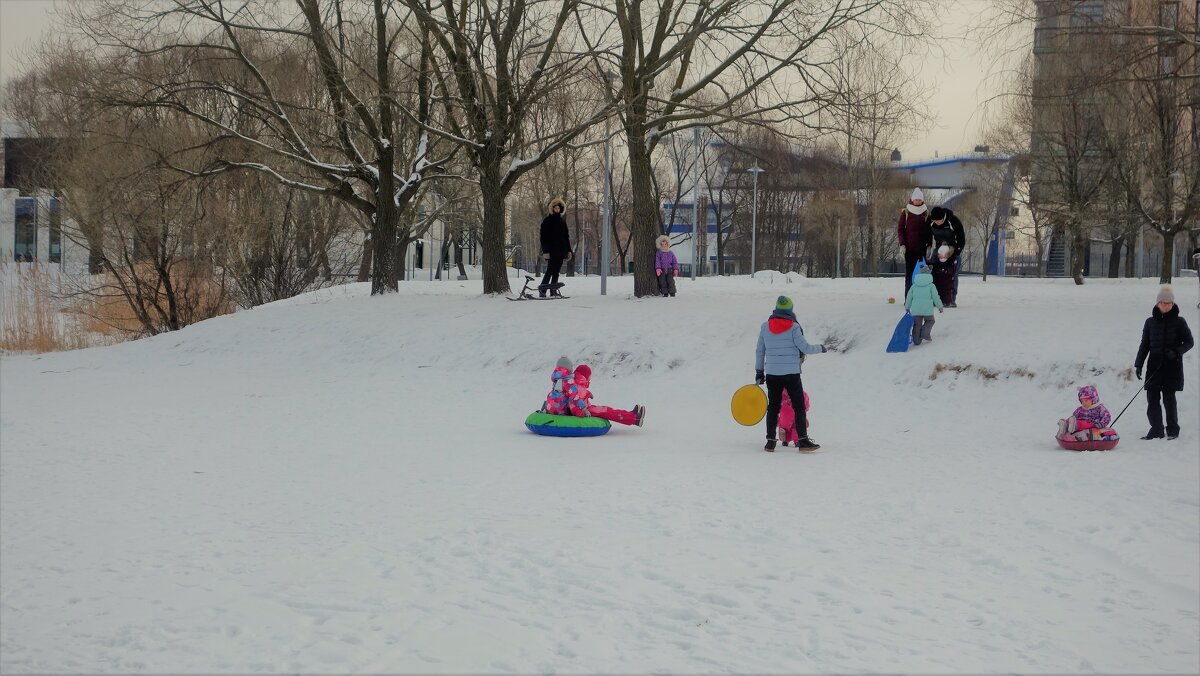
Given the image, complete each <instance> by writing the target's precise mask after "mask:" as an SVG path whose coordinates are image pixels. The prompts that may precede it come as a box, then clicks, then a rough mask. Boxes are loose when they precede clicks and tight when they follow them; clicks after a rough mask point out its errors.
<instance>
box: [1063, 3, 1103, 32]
mask: <svg viewBox="0 0 1200 676" xmlns="http://www.w3.org/2000/svg"><path fill="white" fill-rule="evenodd" d="M1103 22H1104V3H1102V2H1081V3H1079V4H1078V5H1075V8H1074V10H1073V11H1072V12H1071V28H1076V29H1085V30H1086V29H1091V28H1097V27H1099V26H1100V24H1102V23H1103Z"/></svg>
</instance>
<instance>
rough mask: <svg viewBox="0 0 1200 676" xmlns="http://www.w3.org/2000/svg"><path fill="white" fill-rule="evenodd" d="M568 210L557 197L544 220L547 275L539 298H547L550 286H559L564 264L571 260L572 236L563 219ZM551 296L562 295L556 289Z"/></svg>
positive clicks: (551, 292)
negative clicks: (559, 277) (547, 290)
mask: <svg viewBox="0 0 1200 676" xmlns="http://www.w3.org/2000/svg"><path fill="white" fill-rule="evenodd" d="M566 209H567V204H566V202H563V201H562V200H561V199H559V198H557V197H556V198H554V199H553V200H551V201H550V215H549V216H546V218H544V219H542V231H541V244H542V258H544V259H546V274H545V276H544V277H542V285H541V287H540V288H538V295H539V296H545V295H546V289H547V288H548V287H549V286H551V285H553V284H558V273H559V272H560V271H562V265H563V262H564V261H569V260H571V234H570V232H569V231H568V230H567V220H566V219H565V218H563V213H564V212H565V211H566ZM550 295H552V296H558V295H561V294H559V292H558V289H557V288H555V289H551V290H550Z"/></svg>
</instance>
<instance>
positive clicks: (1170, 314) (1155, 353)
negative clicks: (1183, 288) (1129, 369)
mask: <svg viewBox="0 0 1200 676" xmlns="http://www.w3.org/2000/svg"><path fill="white" fill-rule="evenodd" d="M1193 344H1194V343H1193V341H1192V332H1191V331H1190V330H1189V329H1188V325H1187V321H1186V320H1184V318H1183V317H1181V316H1180V314H1179V306H1178V305H1176V304H1175V292H1174V291H1173V290H1172V289H1171V286H1170V285H1168V284H1164V285H1163V287H1162V288H1161V289H1160V290H1159V292H1158V303H1157V304H1156V305H1155V306H1154V312H1153V313H1152V314H1151V316H1150V318H1149V319H1147V320H1146V324H1145V325H1144V326H1143V327H1142V344H1141V345H1140V346H1139V347H1138V353H1137V360H1136V361H1134V363H1133V367H1134V369H1135V373H1136V374H1137V378H1138V380H1141V379H1142V366H1143V365H1144V366H1145V367H1146V370H1147V373H1146V417H1147V418H1149V419H1150V431H1149V432H1147V433H1146V436H1144V437H1142V439H1162V438H1163V432H1166V436H1167V438H1168V439H1174V438H1176V437H1178V436H1179V411H1178V408H1177V406H1176V403H1175V393H1176V392H1179V391H1181V390H1183V353H1185V352H1187V351H1188V350H1190V349H1192V345H1193ZM1147 357H1149V361H1148V362H1147V359H1146V358H1147ZM1160 399H1161V400H1162V408H1160V407H1159V400H1160ZM1163 408H1165V409H1166V410H1167V424H1166V428H1165V429H1164V427H1163V411H1162V409H1163Z"/></svg>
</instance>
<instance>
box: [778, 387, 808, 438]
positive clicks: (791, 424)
mask: <svg viewBox="0 0 1200 676" xmlns="http://www.w3.org/2000/svg"><path fill="white" fill-rule="evenodd" d="M808 408H809V401H808V392H805V393H804V410H805V411H808ZM808 421H809V418H808V417H807V416H805V421H804V422H805V423H806V424H807V423H808ZM807 436H808V429H807V427H806V428H805V429H803V430H798V429H796V411H795V409H793V408H792V398H791V397H789V396H788V393H787V390H784V391H783V405H782V406H780V407H779V440H780V441H782V442H783V445H784V446H787V445H788V442H789V441H791V442H799V441H800V437H807Z"/></svg>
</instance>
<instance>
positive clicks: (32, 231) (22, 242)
mask: <svg viewBox="0 0 1200 676" xmlns="http://www.w3.org/2000/svg"><path fill="white" fill-rule="evenodd" d="M14 225H15V226H16V227H15V228H14V230H15V231H16V233H15V237H14V240H13V258H14V259H16V260H18V261H34V260H36V259H37V199H36V198H33V197H18V198H17V204H16V222H15V224H14Z"/></svg>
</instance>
